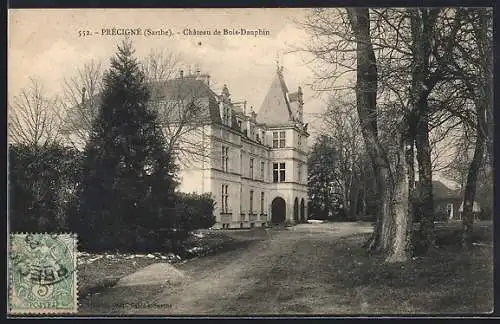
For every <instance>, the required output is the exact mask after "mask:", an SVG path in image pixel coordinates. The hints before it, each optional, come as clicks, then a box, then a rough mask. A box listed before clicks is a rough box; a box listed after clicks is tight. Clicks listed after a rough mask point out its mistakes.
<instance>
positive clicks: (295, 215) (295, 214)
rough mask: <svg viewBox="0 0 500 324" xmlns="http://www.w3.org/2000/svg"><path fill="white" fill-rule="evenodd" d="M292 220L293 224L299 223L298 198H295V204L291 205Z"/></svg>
mask: <svg viewBox="0 0 500 324" xmlns="http://www.w3.org/2000/svg"><path fill="white" fill-rule="evenodd" d="M293 220H294V222H295V223H298V222H300V219H299V198H295V202H294V203H293Z"/></svg>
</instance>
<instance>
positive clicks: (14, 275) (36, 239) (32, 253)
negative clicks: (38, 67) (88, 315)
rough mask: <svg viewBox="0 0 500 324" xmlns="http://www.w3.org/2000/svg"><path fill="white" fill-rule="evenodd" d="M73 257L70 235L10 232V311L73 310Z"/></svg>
mask: <svg viewBox="0 0 500 324" xmlns="http://www.w3.org/2000/svg"><path fill="white" fill-rule="evenodd" d="M76 257H77V238H76V235H74V234H30V233H19V234H11V235H10V253H9V275H10V287H9V288H10V294H9V297H10V300H9V302H10V305H9V306H10V313H11V314H54V313H59V314H62V313H76V311H77V307H78V298H77V290H78V287H77V278H76V264H77V263H76V261H77V260H76Z"/></svg>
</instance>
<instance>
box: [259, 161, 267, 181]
mask: <svg viewBox="0 0 500 324" xmlns="http://www.w3.org/2000/svg"><path fill="white" fill-rule="evenodd" d="M265 168H266V163H265V162H264V161H262V162H260V178H261V179H262V180H264V174H266V173H265Z"/></svg>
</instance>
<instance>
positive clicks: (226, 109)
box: [222, 105, 231, 126]
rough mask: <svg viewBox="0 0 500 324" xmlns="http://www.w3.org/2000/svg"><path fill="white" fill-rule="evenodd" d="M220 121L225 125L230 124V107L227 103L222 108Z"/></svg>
mask: <svg viewBox="0 0 500 324" xmlns="http://www.w3.org/2000/svg"><path fill="white" fill-rule="evenodd" d="M222 121H223V123H224V124H225V125H229V126H230V125H231V107H230V106H228V105H224V108H223V109H222Z"/></svg>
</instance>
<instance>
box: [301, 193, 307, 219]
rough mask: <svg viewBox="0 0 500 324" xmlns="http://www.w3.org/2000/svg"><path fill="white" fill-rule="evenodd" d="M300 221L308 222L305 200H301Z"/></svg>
mask: <svg viewBox="0 0 500 324" xmlns="http://www.w3.org/2000/svg"><path fill="white" fill-rule="evenodd" d="M300 220H301V221H302V222H305V221H306V206H305V204H304V198H302V199H301V200H300Z"/></svg>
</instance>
